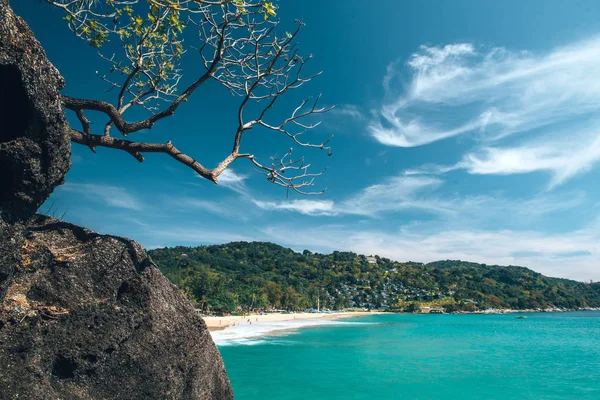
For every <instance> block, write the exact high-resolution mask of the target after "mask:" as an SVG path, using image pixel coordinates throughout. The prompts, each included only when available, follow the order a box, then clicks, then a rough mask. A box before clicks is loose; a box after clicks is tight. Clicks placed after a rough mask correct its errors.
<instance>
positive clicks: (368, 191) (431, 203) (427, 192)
mask: <svg viewBox="0 0 600 400" xmlns="http://www.w3.org/2000/svg"><path fill="white" fill-rule="evenodd" d="M443 184H444V181H443V180H441V179H439V178H436V177H428V176H397V177H392V178H388V179H385V180H384V181H383V182H382V183H379V184H375V185H371V186H368V187H366V188H364V189H362V190H361V191H359V192H357V193H355V194H353V195H350V196H348V197H347V198H345V199H342V200H340V201H332V200H312V199H300V200H297V199H296V200H287V201H264V200H258V199H253V198H250V200H251V201H252V203H254V204H255V205H256V206H257V207H259V208H261V209H263V210H269V211H287V212H295V213H299V214H303V215H311V216H331V217H333V216H343V215H354V216H363V217H371V218H380V217H381V216H383V215H396V216H397V215H401V214H402V213H405V214H408V213H410V212H412V211H414V210H419V211H424V212H427V213H429V214H432V215H434V216H435V217H436V218H435V219H438V220H439V219H443V220H460V221H461V223H462V224H464V225H467V224H471V226H474V225H486V224H490V223H494V224H504V225H510V224H512V225H520V224H527V223H531V222H532V221H534V220H536V219H539V218H540V217H542V216H544V215H547V214H551V213H555V212H559V211H564V210H569V209H572V208H574V207H577V206H579V205H581V204H582V203H583V202H584V201H585V200H586V196H585V194H584V193H583V192H569V193H563V194H562V195H561V196H556V195H554V196H553V195H548V194H538V195H536V196H534V197H531V198H506V197H504V196H502V195H496V196H490V195H470V196H457V195H449V194H447V193H444V191H443V190H441V189H443Z"/></svg>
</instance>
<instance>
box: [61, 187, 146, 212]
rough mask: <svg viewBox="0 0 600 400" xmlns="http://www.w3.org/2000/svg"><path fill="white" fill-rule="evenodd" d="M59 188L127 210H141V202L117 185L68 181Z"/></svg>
mask: <svg viewBox="0 0 600 400" xmlns="http://www.w3.org/2000/svg"><path fill="white" fill-rule="evenodd" d="M59 190H62V191H65V192H70V193H76V194H77V195H78V196H82V197H85V198H86V199H88V200H90V201H93V202H96V203H102V204H104V205H106V206H109V207H115V208H124V209H127V210H135V211H140V210H142V209H143V208H144V207H143V204H142V203H141V202H140V201H139V200H138V199H137V198H136V197H135V196H133V195H132V194H131V193H130V192H129V191H128V190H127V189H125V188H123V187H119V186H112V185H104V184H99V183H70V182H67V183H65V184H64V185H62V186H59Z"/></svg>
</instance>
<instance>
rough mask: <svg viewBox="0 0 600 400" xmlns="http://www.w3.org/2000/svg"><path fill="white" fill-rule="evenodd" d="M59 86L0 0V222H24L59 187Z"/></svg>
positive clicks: (65, 159)
mask: <svg viewBox="0 0 600 400" xmlns="http://www.w3.org/2000/svg"><path fill="white" fill-rule="evenodd" d="M63 86H64V81H63V79H62V77H61V76H60V74H59V72H58V71H57V70H56V68H54V66H53V65H52V64H51V63H50V62H49V61H48V60H47V58H46V55H45V53H44V50H43V49H42V46H41V45H40V44H39V42H38V41H37V40H36V39H35V37H34V36H33V33H32V32H31V30H30V29H29V27H28V26H27V24H26V23H25V22H24V21H23V20H22V19H21V18H19V17H17V16H15V14H14V13H13V11H12V10H11V8H10V6H9V5H8V1H7V0H0V218H2V219H4V220H5V221H8V222H17V221H26V220H27V219H28V218H30V217H31V216H32V215H33V214H34V213H35V212H36V210H37V209H38V208H39V206H40V205H41V204H42V203H43V202H44V200H46V199H47V198H48V196H49V195H50V193H52V191H53V190H54V188H55V187H56V186H58V185H59V184H61V183H62V182H63V179H64V176H65V174H66V173H67V171H68V169H69V167H70V161H69V158H70V154H71V145H70V140H69V136H68V130H67V129H66V127H67V123H66V121H65V117H64V115H63V110H62V106H61V103H60V97H59V90H60V89H62V87H63Z"/></svg>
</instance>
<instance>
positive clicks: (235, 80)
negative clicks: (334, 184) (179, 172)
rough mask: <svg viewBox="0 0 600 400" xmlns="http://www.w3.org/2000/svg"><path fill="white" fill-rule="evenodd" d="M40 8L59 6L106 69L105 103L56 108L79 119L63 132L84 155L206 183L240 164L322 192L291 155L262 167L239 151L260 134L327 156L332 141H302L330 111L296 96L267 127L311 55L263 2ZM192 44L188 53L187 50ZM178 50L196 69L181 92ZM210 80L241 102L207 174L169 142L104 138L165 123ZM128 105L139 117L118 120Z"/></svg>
mask: <svg viewBox="0 0 600 400" xmlns="http://www.w3.org/2000/svg"><path fill="white" fill-rule="evenodd" d="M45 1H46V2H47V3H49V4H51V5H52V6H55V7H58V8H60V9H62V10H63V11H64V13H65V17H64V19H65V21H66V22H67V23H68V26H69V28H70V29H71V30H72V31H73V33H74V34H75V35H77V36H78V37H79V38H82V39H84V40H86V41H87V42H89V44H90V45H91V46H93V47H96V48H98V53H99V55H100V56H101V57H102V58H103V59H104V60H105V61H107V62H108V63H109V66H110V69H109V72H108V73H107V74H100V73H99V76H100V77H101V78H102V79H103V80H104V81H105V82H106V83H107V85H109V89H110V90H112V91H113V92H114V93H115V99H114V103H111V102H106V101H101V100H93V99H79V98H73V97H70V96H66V95H65V96H62V102H63V104H64V106H65V107H66V108H67V109H70V110H72V111H74V112H75V113H76V115H77V118H78V119H79V121H80V122H81V130H77V129H71V139H72V141H73V142H75V143H79V144H82V145H85V146H88V147H89V148H90V149H91V150H92V151H94V150H95V148H96V147H108V148H113V149H120V150H123V151H126V152H127V153H129V154H131V155H132V156H133V157H135V158H136V159H137V160H138V161H140V162H142V161H144V156H143V154H144V153H166V154H168V155H170V156H171V157H173V158H174V159H176V160H177V161H179V162H181V163H183V164H185V165H187V166H189V167H190V168H192V169H193V170H194V171H196V172H197V173H198V174H199V175H200V176H202V177H204V178H206V179H208V180H210V181H212V182H215V183H217V181H218V178H219V175H220V174H221V173H223V171H224V170H225V169H226V168H227V167H228V166H229V165H230V164H231V163H232V162H234V161H235V160H237V159H240V158H243V159H247V160H249V161H250V162H252V163H253V164H254V166H255V168H256V169H257V170H258V171H259V172H261V173H263V174H264V175H265V176H266V177H267V179H268V180H269V181H270V182H272V183H275V184H277V185H281V186H284V187H285V188H287V190H288V191H289V190H293V191H296V192H298V193H301V194H320V193H322V192H323V191H314V190H313V189H312V186H313V185H314V178H315V177H317V176H319V175H321V174H322V173H323V172H324V171H319V172H315V173H311V172H309V166H310V164H307V163H305V162H304V159H303V158H302V157H300V158H297V159H296V158H293V155H292V149H290V150H289V151H288V152H286V153H285V155H284V156H282V157H271V160H270V162H269V163H264V162H260V161H259V160H258V159H257V158H256V157H255V156H254V155H253V154H249V153H244V152H242V151H241V149H240V148H241V143H242V139H243V136H244V133H245V132H246V131H249V130H251V129H254V128H263V129H266V130H268V131H271V132H272V133H274V134H280V135H284V136H285V137H288V138H289V139H290V140H292V141H293V143H294V144H295V145H296V146H301V147H309V148H316V149H321V150H324V151H326V152H327V154H328V155H331V149H330V147H329V145H328V143H329V140H330V139H331V138H329V139H328V140H326V141H324V142H322V143H311V142H309V141H306V140H303V136H302V135H303V134H304V133H306V132H307V131H310V130H311V129H314V128H315V127H317V126H318V125H319V124H320V122H314V120H313V119H312V118H311V116H313V115H315V114H322V113H325V112H327V111H329V110H330V109H331V107H322V106H320V105H319V100H320V96H318V97H316V98H314V99H311V98H309V99H305V100H304V101H302V102H301V103H300V104H299V105H298V106H297V107H296V108H295V109H293V110H292V111H291V113H290V114H288V116H287V118H285V119H283V120H280V121H278V122H275V123H274V122H268V117H269V115H270V113H269V112H270V111H271V110H272V109H273V107H274V106H275V104H276V103H277V101H278V100H279V98H280V97H281V96H283V95H284V94H285V93H287V92H289V91H291V90H293V89H296V88H299V87H301V86H303V85H304V84H306V83H308V82H310V81H311V80H312V79H313V78H315V77H316V76H318V75H319V74H320V73H317V74H314V75H305V73H304V69H305V65H306V63H307V62H308V60H310V59H311V56H308V57H303V56H302V55H300V54H299V52H298V46H297V42H296V38H297V35H298V33H299V32H300V30H301V28H302V26H303V23H302V22H301V21H296V28H295V30H294V31H292V32H278V29H277V28H278V25H279V21H278V20H275V19H274V18H275V17H276V6H275V5H274V4H272V3H271V2H268V1H263V0H256V1H253V0H45ZM191 29H193V30H194V31H195V32H194V35H192V34H191V32H190V30H191ZM192 39H193V40H196V41H197V46H194V45H193V44H188V43H187V42H189V41H191V40H192ZM184 42H185V43H184ZM187 52H194V53H196V54H197V55H198V57H199V58H198V62H199V63H200V64H201V65H202V67H203V68H202V72H201V73H200V74H198V76H196V77H194V79H193V80H192V81H191V83H189V84H186V85H182V84H181V83H180V82H181V81H182V77H183V74H184V71H183V70H182V58H183V56H184V54H186V53H187ZM210 79H214V80H215V81H217V82H218V83H219V84H221V85H222V86H223V87H224V88H226V89H227V90H228V91H229V92H230V93H231V94H232V95H234V96H235V97H237V98H239V99H240V103H239V106H238V109H237V129H236V130H235V132H232V136H233V147H232V150H231V153H230V154H229V155H228V156H227V157H225V158H224V159H223V160H222V161H221V162H220V163H219V164H218V165H217V166H216V167H215V168H213V169H209V168H207V167H206V166H204V165H202V164H201V163H200V162H199V161H197V160H196V159H194V158H192V157H191V156H189V155H187V154H185V153H183V152H181V151H179V150H178V149H177V148H176V147H175V146H174V145H173V144H172V143H171V141H168V142H166V143H147V142H142V141H131V140H126V139H121V138H115V137H113V136H112V132H111V131H112V129H113V127H114V128H115V129H116V130H118V132H120V133H121V134H122V135H123V136H127V135H129V134H132V133H138V132H140V131H142V130H145V129H150V128H152V127H153V126H154V124H155V123H156V122H158V121H160V120H162V119H164V118H166V117H169V116H172V115H173V114H174V113H175V111H176V110H177V108H178V107H179V106H180V105H181V103H183V102H187V101H188V99H189V98H190V96H191V95H192V94H193V93H194V92H195V91H196V90H197V89H198V88H199V87H200V86H202V85H203V84H204V83H205V82H207V81H208V80H210ZM249 103H260V107H259V108H258V109H259V111H258V112H256V111H255V112H254V113H255V115H253V116H252V117H248V116H247V115H246V114H249V113H250V111H249V110H247V109H248V108H249V107H248V104H249ZM134 107H138V108H140V107H141V108H143V109H145V110H146V111H147V112H148V113H149V114H148V116H147V117H146V118H145V119H142V120H139V121H135V122H127V121H126V120H125V118H124V114H125V113H126V112H127V111H128V110H130V109H132V108H134ZM252 108H253V109H256V108H257V107H252ZM87 111H96V112H100V113H103V114H104V115H106V116H107V117H108V121H107V122H106V124H105V125H104V129H103V132H97V133H93V132H92V129H91V124H90V121H89V120H88V118H87V116H86V114H85V113H86V112H87ZM245 111H247V112H245Z"/></svg>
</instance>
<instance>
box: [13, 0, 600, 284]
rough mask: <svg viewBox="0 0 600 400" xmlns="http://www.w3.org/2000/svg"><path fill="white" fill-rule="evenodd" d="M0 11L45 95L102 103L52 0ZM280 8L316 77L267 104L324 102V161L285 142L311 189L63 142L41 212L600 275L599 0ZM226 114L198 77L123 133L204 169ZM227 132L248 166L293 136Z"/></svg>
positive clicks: (217, 150)
mask: <svg viewBox="0 0 600 400" xmlns="http://www.w3.org/2000/svg"><path fill="white" fill-rule="evenodd" d="M13 7H14V9H15V11H16V12H17V13H18V14H19V15H21V16H22V17H23V18H24V19H25V20H26V21H27V22H28V23H29V24H30V26H31V27H32V29H33V30H34V32H35V33H36V35H37V37H38V39H39V40H40V41H41V42H42V44H43V45H44V47H45V49H46V51H47V54H48V57H49V58H50V60H51V61H52V62H53V63H54V64H55V65H56V66H57V68H58V69H59V70H60V71H61V73H62V74H63V76H64V77H65V80H66V82H67V85H66V88H65V89H64V91H63V93H65V94H68V95H72V96H75V97H77V96H79V97H84V98H103V99H107V100H111V97H110V96H111V95H110V93H106V92H105V91H104V89H106V87H105V86H104V85H103V83H102V82H101V81H100V80H99V79H98V78H97V76H96V71H98V70H101V69H102V68H104V67H105V65H103V64H101V63H100V61H99V59H98V57H97V56H96V55H95V52H94V51H93V50H92V49H91V48H89V47H88V46H86V45H85V44H84V43H83V42H81V41H79V40H77V39H76V38H74V37H73V36H72V34H70V33H69V32H68V30H67V29H66V27H65V26H64V24H63V22H62V21H61V20H60V17H61V15H60V14H59V13H58V12H56V10H54V9H51V8H49V7H48V6H46V5H45V4H42V3H38V2H31V1H19V2H16V1H13ZM278 17H280V18H281V20H282V23H283V27H282V29H285V27H286V26H290V25H289V24H290V23H291V22H292V21H293V20H294V19H295V18H301V19H303V20H304V22H305V23H306V28H305V29H304V31H303V32H302V34H301V37H300V40H299V41H300V44H301V50H302V51H303V52H304V54H308V53H312V54H313V57H314V60H312V61H311V62H312V67H311V68H313V70H314V71H318V70H323V75H322V76H320V77H319V78H317V79H316V80H314V81H313V82H311V83H310V85H309V86H308V87H307V88H306V90H304V91H302V92H301V93H299V94H297V95H291V96H290V97H289V99H288V102H287V103H285V106H286V107H287V108H288V110H291V109H293V108H294V107H295V105H296V104H297V102H298V101H299V100H300V99H301V98H300V97H298V96H303V95H306V94H309V93H310V94H315V95H318V94H319V93H323V101H324V103H326V104H331V105H333V104H335V105H336V108H335V109H334V111H332V112H330V113H329V114H327V115H325V116H323V118H322V120H323V124H322V125H321V126H320V127H319V128H318V130H317V131H316V132H315V135H316V137H323V138H327V137H328V136H329V135H331V134H334V135H335V137H334V140H333V142H332V146H333V156H332V157H327V156H326V154H324V153H323V152H320V151H319V150H310V151H309V150H306V151H304V152H302V154H304V155H305V156H306V157H307V159H309V160H310V161H311V162H313V165H314V166H315V168H316V169H318V168H321V167H325V166H327V167H328V170H327V173H326V174H325V175H324V176H323V177H321V178H320V179H319V181H318V182H317V185H318V186H319V187H327V192H326V194H325V195H323V196H319V197H314V196H310V197H301V196H294V195H290V197H289V198H286V195H285V191H284V190H282V189H281V188H279V187H276V186H273V185H271V184H269V183H268V182H267V181H266V180H265V179H264V177H263V176H261V175H259V174H257V173H255V172H254V171H253V168H252V167H251V165H249V163H246V162H244V160H242V161H237V162H236V163H234V164H233V166H232V168H231V169H230V170H229V171H228V172H227V173H226V174H225V175H223V176H222V177H221V180H220V185H219V186H215V185H214V184H212V183H210V182H208V181H205V180H203V179H201V178H199V177H197V176H195V175H194V172H193V171H191V170H189V169H187V168H186V167H184V166H183V165H180V164H177V163H176V162H175V161H173V160H172V159H170V158H169V157H168V156H164V155H153V154H148V155H146V161H145V162H144V163H143V164H139V163H138V162H137V161H135V160H134V159H133V158H132V157H131V156H129V155H128V154H126V153H122V152H119V151H115V150H109V149H98V153H97V154H93V153H92V152H90V151H89V149H87V148H84V147H82V146H78V145H73V166H72V168H71V171H70V172H69V174H68V175H67V179H66V184H65V185H63V186H62V187H60V188H59V189H57V190H56V191H55V193H54V194H53V195H52V197H51V199H50V200H49V201H48V202H47V203H46V204H45V205H44V206H43V207H42V211H44V210H47V209H48V208H49V207H51V206H52V207H53V208H52V210H55V212H56V214H58V215H60V214H62V213H65V212H66V214H65V219H66V220H68V221H70V222H73V223H77V224H80V225H83V226H86V227H88V228H90V229H93V230H96V231H99V232H102V233H110V234H117V235H122V236H127V237H130V238H133V239H135V240H137V241H139V242H140V243H142V244H143V245H145V246H146V247H149V248H153V247H162V246H171V245H177V244H181V245H198V244H207V243H224V242H228V241H234V240H262V241H272V242H275V243H278V244H281V245H285V246H289V247H292V248H294V249H298V250H302V249H311V250H316V251H326V252H329V251H331V250H352V251H355V252H358V253H362V254H379V255H382V256H387V257H390V258H392V259H396V260H400V261H407V260H413V261H423V262H427V261H433V260H439V259H463V260H469V261H477V262H485V263H488V264H492V263H497V264H506V265H507V264H512V265H523V266H527V267H530V268H532V269H534V270H537V271H539V272H542V273H544V274H546V275H550V276H560V277H568V278H574V279H578V280H589V279H594V280H598V279H600V264H599V262H600V245H599V244H598V243H600V242H599V240H598V239H600V229H599V228H600V218H599V216H600V207H599V205H600V203H599V201H598V200H599V199H600V197H599V195H600V191H599V189H598V185H597V184H596V182H597V181H598V178H600V168H598V167H599V165H598V164H599V163H598V161H599V160H600V113H599V111H600V80H599V79H598V72H599V71H600V22H599V21H600V18H599V17H600V3H598V2H597V1H580V0H578V1H575V0H574V1H570V2H565V1H547V0H545V1H527V2H520V1H502V2H478V1H452V2H449V1H447V2H441V1H419V2H416V1H415V2H397V1H380V2H368V1H344V2H341V1H327V2H326V1H317V0H303V1H299V0H297V1H291V0H288V1H285V2H280V10H279V13H278ZM186 68H187V71H190V70H193V65H191V64H188V65H186ZM190 74H192V72H190ZM237 105H238V100H237V99H235V98H233V97H231V96H230V95H229V94H228V93H227V92H226V91H225V90H224V89H222V88H220V87H219V86H217V85H216V84H209V85H207V86H206V87H205V88H203V89H202V90H201V91H199V92H198V93H195V94H194V96H193V97H192V98H191V99H190V101H189V102H188V103H186V104H184V105H183V106H182V107H181V108H180V109H179V110H178V112H177V114H176V115H175V116H173V117H172V118H170V119H167V120H163V121H162V122H160V123H158V124H157V125H156V126H155V128H154V129H152V130H151V131H145V132H139V133H136V134H133V135H131V136H130V138H131V139H132V140H141V141H149V142H165V141H166V140H172V141H173V143H174V144H175V145H176V146H177V147H178V148H180V149H181V150H183V151H185V152H186V153H188V154H190V155H192V156H193V157H195V158H197V159H198V160H199V161H201V162H202V163H203V164H205V165H208V166H210V167H212V166H214V165H216V163H218V162H219V161H220V159H222V158H223V157H224V156H226V155H227V153H228V151H229V150H230V147H231V140H232V137H233V133H234V129H235V112H236V109H237ZM134 117H135V114H131V118H134ZM73 123H74V125H75V121H74V119H73ZM101 126H102V125H101V123H100V122H98V124H97V125H96V128H97V129H100V128H101ZM92 129H94V126H92ZM98 133H100V132H98ZM245 141H246V142H245V143H244V145H243V146H244V147H246V149H247V151H249V152H253V153H254V154H256V155H257V156H259V157H262V158H263V159H264V158H268V157H269V156H272V155H282V154H283V153H285V151H286V150H287V149H288V148H289V147H290V145H291V143H289V142H287V141H286V140H283V138H279V137H273V135H272V134H271V133H267V132H260V131H257V132H254V131H253V132H252V133H251V135H248V136H247V137H246V138H245Z"/></svg>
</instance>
